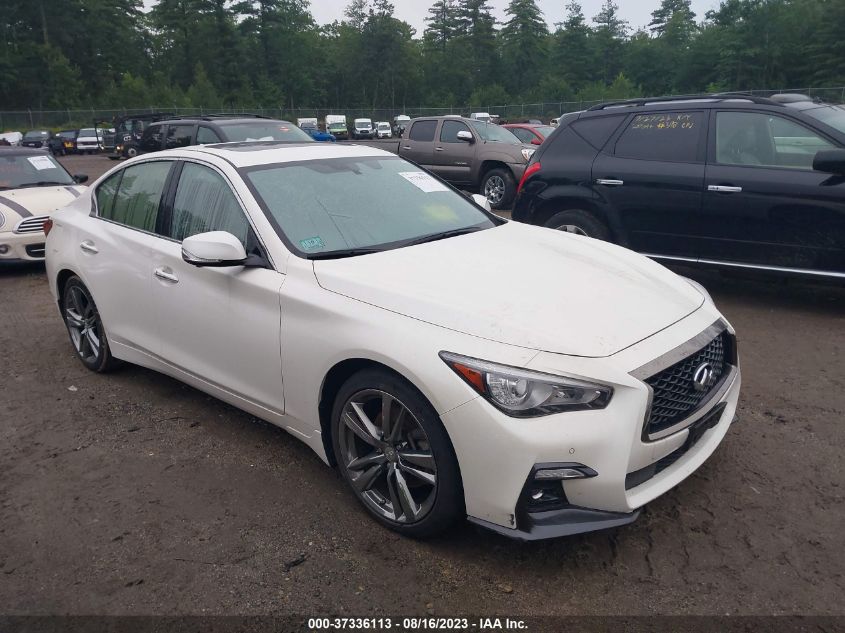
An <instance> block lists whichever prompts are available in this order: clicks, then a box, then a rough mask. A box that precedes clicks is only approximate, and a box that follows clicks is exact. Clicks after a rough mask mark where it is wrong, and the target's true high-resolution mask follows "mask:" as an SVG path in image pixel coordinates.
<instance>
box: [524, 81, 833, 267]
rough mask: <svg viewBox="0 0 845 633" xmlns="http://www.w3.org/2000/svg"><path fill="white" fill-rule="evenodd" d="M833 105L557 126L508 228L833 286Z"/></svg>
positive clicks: (749, 103)
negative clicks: (553, 232) (517, 225)
mask: <svg viewBox="0 0 845 633" xmlns="http://www.w3.org/2000/svg"><path fill="white" fill-rule="evenodd" d="M843 148H845V107H843V106H834V105H828V104H824V103H819V102H814V101H812V100H811V99H809V97H807V98H799V97H795V96H793V95H776V96H774V97H772V98H761V97H752V96H748V95H743V94H722V95H701V96H687V97H675V98H658V99H634V100H629V101H622V102H616V103H608V104H603V105H599V106H596V107H594V108H590V109H589V110H586V111H584V112H576V113H572V114H569V115H566V116H564V117H562V118H561V119H560V123H559V128H558V129H557V130H556V131H555V132H554V133H553V134H552V135H551V136H550V137H549V138H548V139H546V141H545V142H544V143H543V144H542V145H541V146H540V148H539V149H538V150H537V152H536V153H535V154H534V155H533V156H532V158H531V161H530V163H529V165H528V167H527V169H526V171H525V176H524V177H523V179H522V182H521V183H520V188H519V193H518V195H517V199H516V202H515V205H514V210H513V219H514V220H517V221H520V222H527V223H531V224H537V225H542V226H548V227H551V228H555V229H560V230H565V231H569V232H572V233H580V234H582V235H587V236H590V237H595V238H598V239H603V240H608V241H612V242H616V243H618V244H621V245H623V246H626V247H628V248H632V249H634V250H637V251H639V252H641V253H645V254H647V255H649V256H651V257H654V258H656V259H660V260H665V261H682V262H697V263H702V264H712V265H719V266H727V267H739V268H753V269H761V270H771V271H776V272H781V273H799V274H806V275H813V276H823V277H834V278H845V149H843Z"/></svg>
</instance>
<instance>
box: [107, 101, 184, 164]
mask: <svg viewBox="0 0 845 633" xmlns="http://www.w3.org/2000/svg"><path fill="white" fill-rule="evenodd" d="M172 118H174V115H173V114H170V113H167V112H147V113H143V114H132V115H126V116H116V117H115V118H114V119H113V120H112V125H113V127H114V132H113V133H111V132H106V133H105V134H104V135H103V139H102V142H103V151H104V152H106V153H107V154H108V157H109V158H110V159H111V160H119V159H120V158H134V157H135V156H137V155H138V143H140V141H141V136H143V134H144V130H146V129H147V128H148V127H149V126H150V124H151V123H154V122H155V121H161V120H163V119H172Z"/></svg>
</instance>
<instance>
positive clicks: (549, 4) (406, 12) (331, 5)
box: [311, 0, 719, 35]
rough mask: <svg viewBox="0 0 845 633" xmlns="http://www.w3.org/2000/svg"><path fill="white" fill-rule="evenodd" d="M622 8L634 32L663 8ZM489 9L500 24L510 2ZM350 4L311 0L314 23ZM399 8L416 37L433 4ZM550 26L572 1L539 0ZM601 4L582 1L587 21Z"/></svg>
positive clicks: (628, 1) (412, 0) (624, 3)
mask: <svg viewBox="0 0 845 633" xmlns="http://www.w3.org/2000/svg"><path fill="white" fill-rule="evenodd" d="M616 1H617V4H618V5H619V12H620V13H621V14H622V17H623V19H625V20H628V23H629V25H630V26H631V28H632V29H634V30H636V29H637V27H640V26H645V25H647V24H648V23H649V22H650V21H651V12H652V11H654V10H655V9H656V8H657V7H658V6H660V0H616ZM489 3H490V6H492V7H493V8H494V9H495V10H494V15H495V16H496V18H497V19H498V20H500V21H502V20H504V19H505V7H507V6H508V0H490V2H489ZM347 4H349V1H348V0H312V1H311V13H312V14H313V15H314V19H315V20H317V22H318V23H320V24H325V23H329V22H333V21H334V20H339V19H341V18H342V16H343V8H344V7H345V6H346V5H347ZM393 4H394V6H395V7H396V17H397V18H399V19H400V20H405V22H408V23H409V24H411V26H413V27H414V28H416V29H417V34H418V35H420V34H422V31H423V29H424V28H425V22H424V19H425V17H426V16H427V15H428V9H429V7H430V6H431V5H432V4H433V2H429V1H428V0H393ZM537 4H538V5H539V6H540V9H542V11H543V14H544V15H545V17H546V22H548V23H549V28H554V27H553V26H552V25H553V24H554V23H555V22H561V21H563V18H564V16H565V15H566V5H567V4H569V0H537ZM601 5H602V0H581V8H582V9H583V11H584V15H585V16H586V17H587V21H590V20H591V19H592V17H593V16H594V15H596V14H597V13H598V12H599V11H600V10H601ZM718 6H719V0H692V8H693V11H695V13H696V20H703V19H704V14H705V13H706V12H707V11H709V10H710V9H714V8H716V7H718Z"/></svg>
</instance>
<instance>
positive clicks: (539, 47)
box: [501, 0, 549, 95]
mask: <svg viewBox="0 0 845 633" xmlns="http://www.w3.org/2000/svg"><path fill="white" fill-rule="evenodd" d="M505 13H506V14H507V15H508V16H509V17H510V19H509V20H508V21H507V22H505V25H504V28H503V29H502V32H501V39H502V58H503V62H504V64H505V67H506V68H507V70H508V78H509V79H510V86H508V88H509V92H510V93H511V95H521V94H522V93H523V92H524V91H525V90H526V89H529V88H532V87H533V86H536V85H537V83H538V82H539V80H540V77H541V76H542V75H543V67H544V65H545V62H546V55H547V51H548V47H547V44H548V42H547V40H548V36H549V30H548V27H547V26H546V21H545V20H544V19H543V12H542V11H540V7H538V6H537V2H536V1H535V0H511V2H510V4H509V5H508V7H507V9H505Z"/></svg>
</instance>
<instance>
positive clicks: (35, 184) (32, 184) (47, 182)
mask: <svg viewBox="0 0 845 633" xmlns="http://www.w3.org/2000/svg"><path fill="white" fill-rule="evenodd" d="M72 184H73V183H72V182H54V181H52V180H39V181H38V182H28V183H25V184H23V185H18V189H24V188H26V187H49V186H51V185H59V186H62V187H64V186H67V187H69V186H71V185H72Z"/></svg>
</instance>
